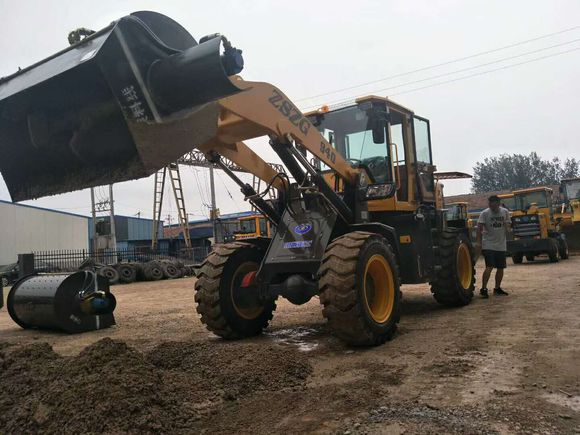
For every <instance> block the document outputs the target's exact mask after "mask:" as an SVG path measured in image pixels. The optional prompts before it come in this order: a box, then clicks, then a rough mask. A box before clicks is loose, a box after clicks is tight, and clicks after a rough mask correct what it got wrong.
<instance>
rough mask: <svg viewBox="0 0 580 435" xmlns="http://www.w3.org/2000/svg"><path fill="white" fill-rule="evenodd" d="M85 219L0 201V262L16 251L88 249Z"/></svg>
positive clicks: (10, 260) (10, 259)
mask: <svg viewBox="0 0 580 435" xmlns="http://www.w3.org/2000/svg"><path fill="white" fill-rule="evenodd" d="M88 220H89V218H86V217H83V216H77V215H73V214H69V213H61V212H57V211H52V210H45V209H41V208H36V207H30V206H25V205H21V204H12V203H9V202H4V201H0V265H1V264H9V263H14V262H16V260H17V256H18V254H23V253H27V252H32V251H46V250H56V249H88V247H89V237H88V227H89V225H88Z"/></svg>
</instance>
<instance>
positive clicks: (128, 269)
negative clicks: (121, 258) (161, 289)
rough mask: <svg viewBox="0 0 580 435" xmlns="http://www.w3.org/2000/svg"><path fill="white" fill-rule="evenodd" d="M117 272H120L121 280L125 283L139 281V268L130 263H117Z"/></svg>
mask: <svg viewBox="0 0 580 435" xmlns="http://www.w3.org/2000/svg"><path fill="white" fill-rule="evenodd" d="M117 272H119V281H120V282H122V283H124V284H131V283H132V282H135V281H137V269H136V268H135V267H133V266H131V265H130V264H126V263H119V264H117Z"/></svg>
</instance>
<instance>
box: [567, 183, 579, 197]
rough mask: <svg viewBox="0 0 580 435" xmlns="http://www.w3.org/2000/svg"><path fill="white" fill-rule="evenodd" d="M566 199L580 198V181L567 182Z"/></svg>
mask: <svg viewBox="0 0 580 435" xmlns="http://www.w3.org/2000/svg"><path fill="white" fill-rule="evenodd" d="M564 183H565V184H564V186H565V187H566V198H568V199H569V200H570V199H577V198H580V180H574V181H565V182H564Z"/></svg>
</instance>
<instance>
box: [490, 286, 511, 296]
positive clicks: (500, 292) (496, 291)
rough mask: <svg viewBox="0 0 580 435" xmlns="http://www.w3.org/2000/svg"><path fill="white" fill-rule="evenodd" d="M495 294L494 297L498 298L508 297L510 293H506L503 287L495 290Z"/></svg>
mask: <svg viewBox="0 0 580 435" xmlns="http://www.w3.org/2000/svg"><path fill="white" fill-rule="evenodd" d="M493 294H494V295H498V296H507V295H509V293H508V292H506V291H505V290H503V289H502V288H501V287H498V288H494V289H493Z"/></svg>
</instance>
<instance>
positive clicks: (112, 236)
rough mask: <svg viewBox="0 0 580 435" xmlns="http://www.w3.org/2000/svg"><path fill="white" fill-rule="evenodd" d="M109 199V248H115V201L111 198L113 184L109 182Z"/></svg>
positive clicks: (114, 249)
mask: <svg viewBox="0 0 580 435" xmlns="http://www.w3.org/2000/svg"><path fill="white" fill-rule="evenodd" d="M109 201H110V204H111V205H110V207H109V210H110V216H111V217H110V219H111V245H110V246H109V247H110V249H112V250H113V251H116V250H117V233H116V232H115V206H114V203H115V201H114V200H113V185H112V184H109Z"/></svg>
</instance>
